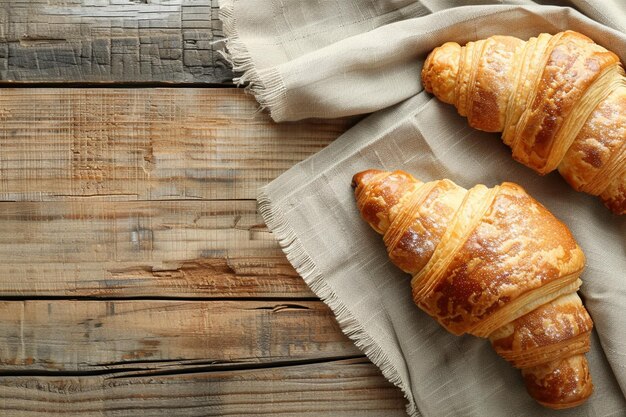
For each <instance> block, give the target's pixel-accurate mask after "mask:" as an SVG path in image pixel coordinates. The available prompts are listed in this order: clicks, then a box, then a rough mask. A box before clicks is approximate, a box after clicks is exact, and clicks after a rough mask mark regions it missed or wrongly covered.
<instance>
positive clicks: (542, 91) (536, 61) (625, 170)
mask: <svg viewBox="0 0 626 417" xmlns="http://www.w3.org/2000/svg"><path fill="white" fill-rule="evenodd" d="M422 81H423V83H424V87H425V89H426V91H428V92H431V93H434V94H435V96H437V98H439V99H440V100H442V101H444V102H446V103H450V104H454V106H455V107H456V108H457V110H458V112H459V114H461V115H462V116H466V117H467V119H468V121H469V124H470V126H472V127H474V128H476V129H480V130H484V131H487V132H502V139H503V141H504V143H506V144H507V145H508V146H510V147H511V148H512V150H513V158H515V159H516V160H517V161H519V162H521V163H523V164H524V165H526V166H528V167H530V168H532V169H534V170H535V171H537V172H538V173H540V174H547V173H549V172H551V171H553V170H554V169H558V170H559V172H560V173H561V175H562V176H563V177H564V178H565V180H566V181H567V182H568V183H569V184H570V185H571V186H572V187H573V188H574V189H576V190H578V191H584V192H586V193H589V194H592V195H599V196H600V198H601V200H602V201H603V202H604V204H605V205H606V206H607V207H608V208H610V209H611V210H612V211H613V212H614V213H617V214H624V213H626V78H625V77H624V70H623V68H622V66H621V64H620V61H619V58H618V57H617V55H615V54H614V53H612V52H610V51H607V50H606V49H604V48H603V47H601V46H599V45H597V44H595V43H594V42H593V41H592V40H591V39H589V38H588V37H586V36H584V35H581V34H580V33H577V32H573V31H566V32H561V33H557V34H556V35H554V36H552V35H548V34H545V33H544V34H541V35H539V36H538V37H536V38H530V39H529V40H528V41H527V42H524V41H522V40H520V39H517V38H514V37H511V36H492V37H490V38H487V39H484V40H479V41H477V42H469V43H468V44H467V45H465V46H463V47H461V46H460V45H459V44H458V43H455V42H448V43H445V44H443V45H442V46H440V47H438V48H436V49H435V50H433V51H432V52H431V53H430V55H429V56H428V58H427V59H426V62H425V63H424V67H423V69H422Z"/></svg>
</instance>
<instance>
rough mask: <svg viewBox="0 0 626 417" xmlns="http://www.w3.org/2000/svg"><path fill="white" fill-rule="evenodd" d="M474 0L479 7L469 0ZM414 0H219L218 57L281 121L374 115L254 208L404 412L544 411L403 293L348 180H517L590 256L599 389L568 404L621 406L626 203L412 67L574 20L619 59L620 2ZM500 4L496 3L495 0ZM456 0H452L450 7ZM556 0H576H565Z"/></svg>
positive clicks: (516, 379) (584, 410)
mask: <svg viewBox="0 0 626 417" xmlns="http://www.w3.org/2000/svg"><path fill="white" fill-rule="evenodd" d="M475 3H481V4H482V5H474V4H475ZM484 3H489V2H488V1H482V2H476V1H475V2H471V1H464V2H458V1H457V2H454V1H449V0H444V1H434V0H433V1H427V0H422V1H419V2H418V1H409V0H387V1H376V0H369V1H368V0H349V1H348V0H346V1H325V0H318V1H312V0H301V1H298V0H271V1H270V0H246V1H236V0H227V1H224V2H222V3H221V4H220V7H221V10H220V13H221V15H220V16H221V19H222V21H223V23H224V30H225V32H226V35H227V36H228V43H227V50H226V56H227V58H228V59H229V60H230V61H231V62H232V63H233V66H234V69H235V70H236V71H240V72H241V76H240V77H239V78H238V79H237V81H239V82H243V83H247V84H248V88H249V89H250V90H251V92H252V93H253V94H254V95H255V97H256V98H257V100H258V101H259V103H260V104H261V106H262V107H265V108H267V110H268V111H269V112H270V114H271V116H272V118H274V120H276V121H287V120H297V119H302V118H307V117H339V116H345V115H352V114H359V113H369V112H375V113H374V114H372V115H370V116H368V117H367V118H365V119H364V120H362V121H361V122H360V123H358V124H357V125H356V126H355V127H353V128H352V129H350V130H349V131H347V132H346V133H345V134H343V135H342V136H341V137H340V138H339V139H337V140H336V141H335V142H333V143H332V144H331V145H330V146H328V147H327V148H325V149H324V150H322V151H321V152H319V153H318V154H316V155H314V156H313V157H311V158H309V159H307V160H306V161H304V162H302V163H300V164H298V165H296V166H294V167H293V168H291V169H290V170H289V171H287V172H286V173H284V174H283V175H281V176H280V177H279V178H277V179H276V180H274V181H273V182H272V183H270V184H269V185H268V186H266V187H264V188H263V189H262V190H261V191H260V195H259V210H260V212H261V214H262V215H263V217H264V219H265V220H266V223H267V225H268V227H269V228H270V229H271V230H272V232H273V233H274V234H275V235H276V237H277V238H278V240H279V242H280V244H281V247H282V248H283V249H284V251H285V253H286V255H287V257H288V259H289V260H290V262H291V263H292V264H293V265H294V267H295V268H296V270H297V271H298V272H299V273H300V275H302V277H303V278H304V280H305V281H306V282H307V283H308V285H309V286H310V287H311V288H312V289H313V291H314V292H315V293H316V294H317V295H318V296H319V297H320V298H321V299H322V300H324V301H325V302H326V303H327V304H328V305H329V306H330V308H331V309H332V310H333V312H334V313H335V315H336V317H337V319H338V321H339V324H340V325H341V327H342V329H343V331H344V332H345V333H346V334H347V335H348V336H349V337H350V338H351V339H352V340H353V341H354V342H355V344H356V345H357V346H359V347H360V348H361V349H362V350H363V351H364V352H365V354H367V356H368V357H369V358H370V359H371V360H372V362H374V363H375V364H376V365H377V366H378V367H380V369H381V370H382V372H383V374H384V375H385V377H387V378H388V379H389V380H390V381H391V382H393V383H394V384H396V385H397V386H399V387H400V388H401V389H402V391H403V392H404V394H405V396H406V398H407V411H408V413H409V414H410V415H412V416H420V415H423V416H428V417H430V416H504V415H507V416H551V415H556V414H557V412H555V411H553V410H548V409H545V408H543V407H541V406H539V405H538V404H537V403H536V402H535V401H534V400H533V399H532V398H530V396H528V394H527V393H526V390H525V388H524V386H523V382H522V378H521V375H520V372H519V371H518V370H516V369H514V368H513V367H512V366H510V365H509V364H508V363H507V362H506V361H504V359H502V358H500V357H498V356H497V355H496V354H495V352H494V351H493V350H492V348H491V346H490V344H489V342H488V341H487V340H484V339H479V338H476V337H473V336H468V335H466V336H462V337H457V336H453V335H451V334H449V333H447V332H446V331H445V330H444V329H443V328H441V327H440V326H439V325H438V324H437V323H436V322H435V321H434V320H433V319H432V318H430V317H428V316H427V315H426V314H425V313H423V312H422V311H420V310H419V309H418V308H417V307H416V306H415V305H414V303H413V301H412V299H411V290H410V284H409V282H410V276H409V275H407V274H405V273H403V272H402V271H400V270H399V269H397V268H396V267H395V266H394V265H392V264H391V263H390V261H389V260H388V257H387V253H386V251H385V248H384V245H383V241H382V238H381V236H379V235H377V234H376V233H375V232H374V231H373V230H371V229H370V227H369V226H368V225H367V224H365V222H364V221H363V220H361V218H360V215H359V213H358V210H357V208H356V204H355V201H354V194H353V190H352V189H351V187H350V182H351V178H352V176H353V175H354V174H355V173H356V172H359V171H361V170H364V169H367V168H381V169H387V170H394V169H403V170H406V171H408V172H410V173H412V174H413V175H415V176H416V177H417V178H419V179H421V180H423V181H429V180H434V179H441V178H449V179H451V180H453V181H455V182H456V183H458V184H459V185H462V186H464V187H466V188H470V187H472V186H474V185H475V184H477V183H482V184H486V185H487V186H493V185H495V184H499V183H501V182H503V181H512V182H516V183H518V184H520V185H522V186H523V187H524V188H525V189H526V190H527V191H528V192H529V193H530V194H531V195H532V196H533V197H535V198H536V199H537V200H539V201H540V202H541V203H542V204H544V205H545V206H546V207H547V208H548V209H549V210H551V211H552V213H554V214H555V215H556V216H557V217H558V218H560V219H561V220H562V221H563V222H565V223H566V224H567V225H568V226H569V227H570V229H571V230H572V232H573V234H574V236H575V237H576V239H577V241H578V242H579V244H580V245H581V247H582V248H583V251H584V252H585V255H586V257H587V268H586V271H585V272H584V273H583V275H582V279H583V286H582V288H581V290H580V294H581V296H582V297H583V301H584V303H585V305H586V307H587V309H588V310H589V312H590V314H591V316H592V317H593V320H594V324H595V330H594V334H593V337H592V349H591V352H590V353H588V354H587V357H588V359H589V362H590V368H591V374H592V377H593V381H594V385H595V392H594V394H593V395H592V397H591V398H590V399H589V401H587V403H585V404H584V405H582V406H580V407H577V408H575V409H571V410H566V411H559V412H558V415H559V416H560V417H565V416H568V417H569V416H625V415H626V397H625V394H626V216H621V217H620V216H616V215H612V214H611V213H610V211H609V210H608V209H606V208H605V207H604V206H602V204H601V203H600V202H599V200H598V199H597V198H595V197H592V196H589V195H586V194H583V193H578V192H576V191H574V190H573V189H571V188H570V187H569V186H568V185H567V184H566V183H565V181H564V180H563V179H562V178H561V177H560V176H559V175H558V173H552V174H550V175H547V176H545V177H541V176H539V175H537V174H536V173H535V172H533V171H532V170H530V169H529V168H526V167H524V166H522V165H521V164H519V163H517V162H515V161H514V160H513V159H512V157H511V151H510V149H509V148H508V147H506V146H505V145H503V144H502V142H501V141H500V139H499V134H489V133H484V132H480V131H477V130H474V129H472V128H471V127H469V126H468V125H467V122H466V120H465V119H464V118H462V117H461V116H459V115H458V114H457V113H456V110H455V109H454V107H453V106H451V105H447V104H444V103H441V102H439V101H438V100H437V99H436V98H433V97H432V96H431V95H429V94H427V93H426V92H424V91H422V87H421V81H420V71H421V65H422V63H423V61H424V59H425V57H426V55H427V53H428V52H430V51H431V50H432V49H433V48H434V47H436V46H439V45H440V44H443V43H444V42H446V41H457V42H459V43H461V44H464V43H466V42H468V41H470V40H477V39H481V38H485V37H488V36H491V35H495V34H508V35H513V36H517V37H520V38H522V39H527V38H529V37H531V36H536V35H538V34H539V33H541V32H549V33H556V32H559V31H562V30H566V29H573V30H577V31H579V32H581V33H584V34H586V35H587V36H589V37H591V38H592V39H594V40H595V41H596V42H598V43H600V44H601V45H603V46H605V47H607V48H608V49H610V50H612V51H613V52H615V53H616V54H618V55H619V56H620V58H621V60H622V62H625V61H626V60H625V58H626V34H625V33H624V32H625V31H626V2H624V1H621V0H615V1H595V2H592V1H583V0H579V1H572V2H559V3H558V4H557V5H556V6H555V5H546V4H545V3H548V2H542V3H544V4H542V5H538V4H534V3H533V2H530V1H515V2H509V3H515V4H484ZM498 3H501V2H498ZM460 4H461V5H462V6H461V7H454V6H458V5H460ZM564 5H569V6H572V7H571V8H570V7H563V6H564Z"/></svg>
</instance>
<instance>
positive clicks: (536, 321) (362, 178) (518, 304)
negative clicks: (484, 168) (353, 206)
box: [352, 170, 593, 409]
mask: <svg viewBox="0 0 626 417" xmlns="http://www.w3.org/2000/svg"><path fill="white" fill-rule="evenodd" d="M352 186H353V187H355V195H356V199H357V206H358V208H359V211H360V212H361V215H362V217H363V218H364V219H365V221H367V222H368V223H369V224H370V226H372V228H374V230H376V231H377V232H378V233H380V234H382V235H384V242H385V245H386V247H387V252H388V253H389V257H390V259H391V261H392V262H393V263H394V264H395V265H396V266H398V267H399V268H401V269H402V270H403V271H405V272H408V273H409V274H411V275H412V276H413V279H412V280H411V287H412V290H413V300H414V301H415V303H416V304H417V305H418V306H419V307H420V308H421V309H422V310H424V311H425V312H426V313H428V314H429V315H430V316H432V317H434V318H435V319H436V320H437V321H438V322H439V323H440V324H441V325H442V326H443V327H445V328H446V329H447V330H448V331H449V332H451V333H453V334H455V335H461V334H464V333H470V334H473V335H475V336H479V337H485V338H489V339H490V341H491V344H492V346H493V348H494V349H495V350H496V352H497V353H498V354H499V355H500V356H502V357H503V358H504V359H506V360H507V361H509V362H510V363H511V364H512V365H513V366H515V367H517V368H520V369H521V370H522V375H523V377H524V381H525V384H526V388H527V390H528V392H529V393H530V395H531V396H532V397H533V398H535V399H536V400H537V401H538V402H539V403H541V404H542V405H544V406H547V407H550V408H555V409H560V408H569V407H574V406H577V405H579V404H581V403H583V402H584V401H585V400H586V399H587V398H588V397H589V396H590V395H591V392H592V390H593V385H592V382H591V376H590V374H589V368H588V365H587V359H586V357H585V355H584V353H585V352H587V351H588V350H589V345H590V334H591V330H592V327H593V323H592V321H591V318H590V317H589V314H588V313H587V310H586V309H585V307H584V306H583V304H582V302H581V300H580V298H579V297H578V294H577V293H576V291H577V289H578V287H579V286H580V285H581V281H580V279H579V276H580V274H581V272H582V271H583V268H584V264H585V257H584V255H583V253H582V251H581V249H580V247H579V246H578V245H577V244H576V241H575V240H574V238H573V237H572V234H571V233H570V231H569V230H568V229H567V227H566V226H565V225H564V224H563V223H561V222H560V221H559V220H557V219H556V218H555V217H554V216H553V215H552V214H551V213H550V212H549V211H548V210H546V209H545V208H544V207H543V206H542V205H541V204H539V203H538V202H537V201H536V200H534V199H533V198H532V197H530V196H529V195H528V194H527V193H526V192H525V191H524V190H523V189H522V188H521V187H520V186H518V185H516V184H512V183H508V182H505V183H503V184H502V185H499V186H496V187H493V188H487V187H485V186H484V185H477V186H475V187H474V188H471V189H470V190H466V189H465V188H462V187H460V186H458V185H456V184H455V183H453V182H452V181H449V180H440V181H431V182H427V183H423V182H421V181H419V180H417V179H415V178H414V177H413V176H411V175H410V174H407V173H406V172H403V171H395V172H384V171H378V170H368V171H363V172H361V173H358V174H356V175H355V176H354V178H353V181H352Z"/></svg>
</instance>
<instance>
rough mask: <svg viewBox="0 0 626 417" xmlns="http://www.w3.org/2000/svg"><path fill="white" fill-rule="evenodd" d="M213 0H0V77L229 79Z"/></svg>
mask: <svg viewBox="0 0 626 417" xmlns="http://www.w3.org/2000/svg"><path fill="white" fill-rule="evenodd" d="M217 14H218V5H217V0H157V1H143V0H45V1H44V0H0V28H2V29H0V79H1V80H5V81H43V82H53V81H60V82H86V81H98V82H101V81H115V82H134V81H168V82H203V83H206V82H208V83H225V82H226V83H228V82H230V80H231V79H232V73H231V71H230V68H229V65H228V64H227V63H226V62H225V61H224V60H223V59H222V58H221V57H220V56H219V54H218V53H217V52H216V48H217V47H216V46H215V45H214V44H213V41H216V40H219V39H221V38H222V37H223V35H222V31H221V23H220V22H219V20H218V16H217Z"/></svg>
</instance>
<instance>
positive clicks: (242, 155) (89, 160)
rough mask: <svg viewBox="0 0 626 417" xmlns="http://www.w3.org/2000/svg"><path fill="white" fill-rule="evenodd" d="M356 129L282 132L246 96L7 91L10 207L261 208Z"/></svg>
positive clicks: (0, 100)
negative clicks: (82, 200) (71, 203)
mask: <svg viewBox="0 0 626 417" xmlns="http://www.w3.org/2000/svg"><path fill="white" fill-rule="evenodd" d="M354 120H355V119H341V120H334V121H306V122H300V123H282V124H274V123H272V122H271V120H270V119H269V117H268V116H267V115H266V114H265V113H262V112H259V111H258V105H257V104H256V102H255V101H254V99H253V98H252V97H250V96H248V95H245V94H244V92H243V91H242V90H236V89H201V88H182V89H57V88H53V89H3V90H2V94H0V149H2V152H0V200H11V201H25V200H30V201H51V200H66V199H67V198H68V197H94V196H95V197H105V198H109V199H115V200H153V199H253V198H256V194H257V190H258V188H259V187H260V186H262V185H265V184H266V183H268V182H269V181H271V180H272V179H274V178H275V177H277V176H278V175H279V174H281V173H282V172H284V171H285V170H287V169H288V168H290V167H291V166H292V165H294V164H295V163H297V162H299V161H301V160H303V159H305V158H306V157H308V156H310V155H312V154H314V153H316V152H317V151H319V150H320V149H322V148H323V147H325V146H326V145H327V144H328V143H330V142H331V141H332V140H333V139H335V138H336V137H337V136H339V135H340V134H341V133H343V132H344V131H345V130H346V129H348V128H349V127H350V126H351V124H352V123H353V121H354Z"/></svg>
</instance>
